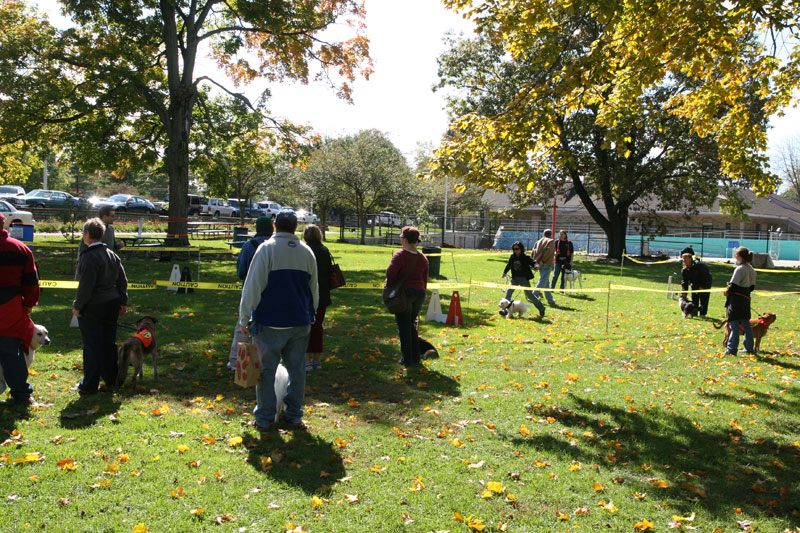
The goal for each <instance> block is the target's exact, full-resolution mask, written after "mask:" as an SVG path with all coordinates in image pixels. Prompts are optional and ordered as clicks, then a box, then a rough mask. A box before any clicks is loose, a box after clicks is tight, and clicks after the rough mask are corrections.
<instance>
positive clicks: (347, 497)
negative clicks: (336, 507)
mask: <svg viewBox="0 0 800 533" xmlns="http://www.w3.org/2000/svg"><path fill="white" fill-rule="evenodd" d="M344 499H345V500H346V501H347V503H356V502H358V501H359V500H361V498H359V497H358V494H345V495H344Z"/></svg>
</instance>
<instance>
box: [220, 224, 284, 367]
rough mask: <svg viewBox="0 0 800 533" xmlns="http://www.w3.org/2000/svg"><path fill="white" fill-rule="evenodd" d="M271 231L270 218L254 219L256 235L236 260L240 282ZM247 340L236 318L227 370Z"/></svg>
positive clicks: (270, 235)
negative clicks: (241, 345) (240, 346)
mask: <svg viewBox="0 0 800 533" xmlns="http://www.w3.org/2000/svg"><path fill="white" fill-rule="evenodd" d="M273 230H274V228H273V226H272V218H270V217H268V216H263V217H258V218H257V219H256V235H255V237H253V238H252V239H250V240H249V241H247V242H246V243H244V244H243V245H242V251H241V252H239V258H238V259H237V260H236V274H238V276H239V279H240V280H242V281H244V280H245V279H247V271H248V270H249V269H250V263H251V262H252V261H253V256H254V255H255V254H256V249H257V248H258V247H259V246H260V245H261V243H262V242H264V241H266V240H267V239H269V238H270V237H272V233H273ZM247 340H248V339H247V337H246V336H245V335H244V334H243V333H242V328H240V327H239V320H238V318H237V320H236V325H235V326H234V328H233V340H232V341H231V351H230V353H229V354H228V369H229V370H233V371H236V360H237V359H238V358H239V343H240V342H247Z"/></svg>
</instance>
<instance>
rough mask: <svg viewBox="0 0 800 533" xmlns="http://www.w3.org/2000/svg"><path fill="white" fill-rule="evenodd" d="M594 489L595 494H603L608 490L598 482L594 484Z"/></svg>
mask: <svg viewBox="0 0 800 533" xmlns="http://www.w3.org/2000/svg"><path fill="white" fill-rule="evenodd" d="M592 488H593V489H594V491H595V492H602V491H604V490H606V488H605V487H604V486H603V485H601V484H600V483H597V482H594V483H592Z"/></svg>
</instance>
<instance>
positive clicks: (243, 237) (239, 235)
mask: <svg viewBox="0 0 800 533" xmlns="http://www.w3.org/2000/svg"><path fill="white" fill-rule="evenodd" d="M247 239H248V235H247V226H234V227H233V242H245V241H247Z"/></svg>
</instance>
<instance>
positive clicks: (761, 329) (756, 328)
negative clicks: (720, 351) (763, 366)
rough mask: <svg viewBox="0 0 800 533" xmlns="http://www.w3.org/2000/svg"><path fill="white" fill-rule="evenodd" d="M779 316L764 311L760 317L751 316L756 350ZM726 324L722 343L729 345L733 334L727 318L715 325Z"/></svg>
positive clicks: (718, 327) (719, 326) (717, 326)
mask: <svg viewBox="0 0 800 533" xmlns="http://www.w3.org/2000/svg"><path fill="white" fill-rule="evenodd" d="M777 318H778V317H777V316H776V315H775V313H764V314H763V315H761V316H760V317H759V318H751V319H750V327H751V328H752V329H753V341H754V343H755V346H754V347H753V350H754V351H756V352H757V351H758V349H759V348H760V347H761V338H762V337H764V335H766V334H767V330H768V329H769V327H770V326H771V325H772V323H773V322H775V320H777ZM723 325H724V326H725V338H724V339H723V340H722V345H723V346H727V345H728V338H729V337H730V336H731V325H730V324H729V323H728V321H727V320H725V321H724V322H722V323H720V324H719V325H717V324H716V323H715V324H714V327H715V328H717V329H720V328H721V327H722V326H723Z"/></svg>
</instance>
